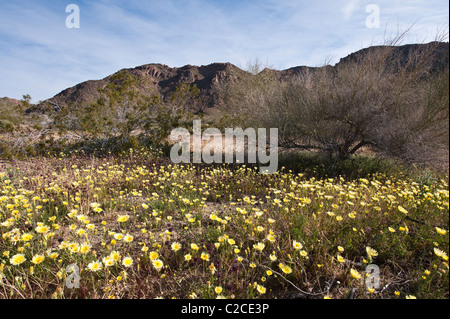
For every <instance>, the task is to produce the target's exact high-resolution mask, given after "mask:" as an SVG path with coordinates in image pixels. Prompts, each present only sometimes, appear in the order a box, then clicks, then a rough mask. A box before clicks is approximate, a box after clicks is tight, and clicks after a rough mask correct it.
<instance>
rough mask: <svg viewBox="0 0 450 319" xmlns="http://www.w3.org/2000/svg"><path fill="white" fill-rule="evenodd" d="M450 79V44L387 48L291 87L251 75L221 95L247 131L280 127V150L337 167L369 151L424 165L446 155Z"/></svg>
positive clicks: (302, 77)
mask: <svg viewBox="0 0 450 319" xmlns="http://www.w3.org/2000/svg"><path fill="white" fill-rule="evenodd" d="M402 36H403V35H402ZM400 38H401V37H399V38H398V39H397V40H400ZM390 44H397V41H391V42H390ZM443 47H445V48H446V50H447V51H446V52H447V53H446V54H445V53H444V54H443V53H442V52H440V51H442V48H443ZM442 57H444V61H442V60H440V59H442ZM445 59H447V60H445ZM448 72H449V70H448V43H442V42H432V43H428V44H426V45H425V44H424V45H407V46H402V47H401V48H400V47H399V46H398V45H383V46H378V47H371V48H369V49H365V50H361V51H359V52H358V53H357V54H354V55H352V56H350V57H349V58H348V59H345V60H343V61H341V62H340V63H338V64H337V65H336V66H334V67H332V66H329V65H327V66H324V67H321V68H314V69H306V70H305V71H304V72H302V73H300V74H299V75H298V76H297V77H295V78H292V77H291V78H289V79H287V80H286V79H283V78H282V77H281V76H279V74H277V72H271V71H270V70H265V71H264V72H260V73H258V74H256V75H251V74H248V76H245V77H243V78H241V79H238V80H234V81H232V82H229V83H226V84H223V85H222V87H220V88H219V89H218V92H219V95H220V96H221V97H222V103H223V104H224V105H225V109H226V110H227V111H228V112H229V111H230V109H231V110H233V111H234V112H235V114H237V115H238V117H239V118H241V119H242V121H243V122H246V123H247V125H249V126H250V125H258V126H261V127H277V128H278V129H279V143H280V146H281V147H284V148H298V149H307V150H318V151H320V152H324V153H327V154H329V155H330V157H332V158H334V159H335V160H340V159H346V158H348V157H349V156H350V155H352V154H355V152H357V151H358V150H360V149H361V148H363V147H370V148H371V149H373V150H375V151H377V152H378V153H379V154H382V155H388V156H394V157H398V158H401V159H404V160H406V161H414V162H423V161H426V160H429V159H430V157H432V156H433V154H436V151H437V150H442V149H443V148H445V147H447V148H446V149H447V152H448V135H449V131H448V116H449V91H448V81H449V80H448V79H449V73H448ZM445 145H447V146H445Z"/></svg>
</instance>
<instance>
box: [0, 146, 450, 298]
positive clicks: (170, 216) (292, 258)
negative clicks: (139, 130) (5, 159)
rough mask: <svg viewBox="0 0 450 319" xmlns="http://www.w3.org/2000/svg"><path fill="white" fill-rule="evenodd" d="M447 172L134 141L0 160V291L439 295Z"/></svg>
mask: <svg viewBox="0 0 450 319" xmlns="http://www.w3.org/2000/svg"><path fill="white" fill-rule="evenodd" d="M448 227H449V191H448V178H447V177H443V178H438V177H434V178H428V179H426V180H424V179H418V178H413V177H408V176H406V175H405V176H400V175H399V176H391V175H387V174H382V173H379V174H372V175H370V176H367V177H364V178H363V177H360V178H354V179H349V178H343V177H335V178H326V179H318V178H314V177H310V176H307V175H303V174H302V173H294V172H292V171H289V170H288V169H284V168H280V169H279V171H278V172H277V173H275V174H270V175H261V174H259V170H258V169H256V168H255V167H251V166H245V165H235V166H225V165H216V166H194V165H174V164H172V163H171V162H170V161H168V160H165V159H164V158H161V157H159V156H157V155H153V154H151V153H149V152H147V151H136V150H135V151H133V150H131V151H129V152H126V154H123V155H121V156H109V157H108V156H107V157H104V158H91V157H89V156H81V155H73V154H72V155H64V156H63V155H61V156H56V157H48V158H40V159H32V160H27V161H22V162H19V163H15V164H11V163H4V164H2V166H1V167H0V234H1V239H0V298H133V299H134V298H201V299H206V298H250V299H253V298H280V299H281V298H314V299H318V298H320V299H323V298H384V299H391V298H400V299H405V298H434V299H446V298H448V297H449V278H448V271H449V269H448V249H449V234H448Z"/></svg>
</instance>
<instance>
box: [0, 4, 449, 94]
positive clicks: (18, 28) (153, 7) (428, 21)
mask: <svg viewBox="0 0 450 319" xmlns="http://www.w3.org/2000/svg"><path fill="white" fill-rule="evenodd" d="M69 4H76V5H78V7H79V8H80V28H72V29H69V28H67V27H66V18H67V16H69V14H70V13H66V6H67V5H69ZM369 4H375V5H376V6H377V7H378V8H379V10H380V11H379V12H380V14H379V18H380V19H379V20H380V27H379V28H368V27H367V25H366V19H367V17H368V16H369V15H370V14H371V12H366V7H367V6H368V5H369ZM411 26H412V28H411V30H410V31H409V33H408V34H407V36H406V37H405V39H404V40H403V42H402V44H406V43H417V42H421V43H422V42H430V41H433V40H434V39H435V36H436V33H437V32H438V31H441V32H442V31H444V32H448V27H449V5H448V1H447V0H445V1H444V0H409V1H398V0H379V1H378V0H367V1H364V0H335V1H331V0H325V1H324V0H322V1H304V0H240V1H239V0H209V1H208V0H184V1H182V0H164V1H161V0H158V1H156V0H146V1H143V0H142V1H136V0H112V1H106V0H91V1H87V0H86V1H76V0H67V1H62V0H15V1H12V0H0V97H4V96H8V97H11V98H17V99H20V98H21V97H22V95H23V94H30V95H31V96H32V98H33V102H37V101H39V100H44V99H47V98H50V97H52V96H54V95H55V94H57V93H59V92H60V91H62V90H63V89H65V88H67V87H70V86H73V85H75V84H77V83H80V82H83V81H86V80H95V79H101V78H104V77H105V76H108V75H110V74H112V73H114V72H116V71H118V70H120V69H122V68H131V67H135V66H139V65H143V64H148V63H162V64H166V65H169V66H171V67H181V66H184V65H186V64H191V65H207V64H210V63H214V62H230V63H233V64H235V65H237V66H239V67H245V65H246V64H247V63H248V62H249V61H253V60H255V59H256V58H257V59H258V60H259V61H262V62H263V63H267V64H268V65H270V66H271V67H273V68H275V69H278V70H282V69H287V68H290V67H294V66H299V65H307V66H319V65H322V64H323V63H324V62H325V61H329V62H330V64H334V63H336V62H338V61H339V59H340V58H342V57H345V56H347V55H348V54H350V53H352V52H354V51H357V50H359V49H362V48H365V47H368V46H370V45H374V44H381V43H383V41H384V39H386V38H390V37H392V36H394V35H395V34H396V33H397V31H398V30H405V29H407V28H408V27H411ZM445 41H448V38H446V39H445Z"/></svg>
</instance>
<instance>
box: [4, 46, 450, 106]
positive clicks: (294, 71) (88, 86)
mask: <svg viewBox="0 0 450 319" xmlns="http://www.w3.org/2000/svg"><path fill="white" fill-rule="evenodd" d="M382 48H386V47H381V46H373V47H369V48H365V49H362V50H359V51H357V52H354V53H352V54H350V55H348V56H347V57H344V58H342V59H340V61H339V62H338V63H337V64H336V65H334V66H326V67H332V68H336V67H338V66H339V65H340V64H344V63H347V62H350V61H357V60H358V58H359V57H361V56H363V55H364V54H367V53H368V52H373V51H375V52H377V50H378V51H380V50H381V49H382ZM392 49H393V50H392V52H391V55H392V57H394V56H395V57H396V58H400V59H404V60H405V61H406V59H407V58H408V56H409V54H410V53H411V52H412V50H414V49H423V50H428V49H432V50H433V54H432V55H431V58H432V59H433V61H435V64H434V65H435V68H436V69H441V68H443V67H446V66H448V64H449V43H448V42H445V43H444V42H431V43H428V44H408V45H403V46H396V47H392ZM315 69H317V68H312V67H308V66H298V67H293V68H290V69H287V70H281V71H279V70H271V71H273V72H277V73H278V74H279V76H280V77H282V78H289V77H293V76H296V75H298V74H300V73H302V72H305V71H311V70H315ZM126 70H128V71H129V72H130V73H131V74H133V75H135V76H137V77H138V78H139V79H142V80H146V81H142V83H144V82H145V83H148V84H147V85H146V86H144V87H143V88H142V89H143V90H147V92H145V93H149V92H148V91H151V93H157V94H160V95H162V96H165V95H166V94H167V93H169V92H171V91H173V90H175V88H176V87H177V86H178V85H179V84H180V83H182V82H187V83H189V84H192V85H193V84H195V85H197V87H198V88H199V89H200V98H201V99H202V101H203V103H205V106H206V107H214V99H213V92H212V88H213V86H214V84H215V83H217V82H219V81H223V80H225V79H228V78H230V77H239V76H240V75H242V74H244V73H245V71H243V70H241V69H239V68H238V67H236V66H235V65H233V64H231V63H213V64H209V65H203V66H193V65H186V66H183V67H181V68H175V67H169V66H167V65H163V64H146V65H142V66H138V67H135V68H131V69H126ZM111 77H112V75H110V76H108V77H105V78H104V79H101V80H89V81H85V82H82V83H79V84H77V85H75V86H73V87H70V88H67V89H65V90H63V91H62V92H60V93H58V94H57V95H55V96H54V97H52V98H49V99H47V100H46V101H44V102H47V103H48V104H50V105H53V106H60V107H61V106H65V105H74V106H76V105H82V104H90V103H92V102H94V101H96V99H97V98H98V97H99V93H98V91H97V90H98V89H99V88H102V87H104V86H105V85H106V84H107V83H109V81H110V79H111ZM5 101H6V100H5ZM0 103H2V101H0ZM33 109H34V110H36V109H42V108H41V106H39V105H37V106H35V107H33Z"/></svg>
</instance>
